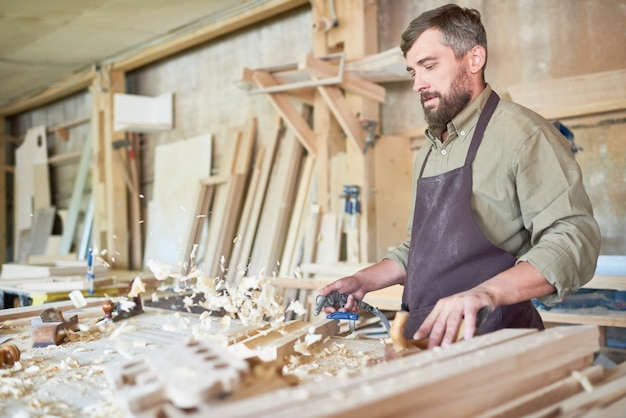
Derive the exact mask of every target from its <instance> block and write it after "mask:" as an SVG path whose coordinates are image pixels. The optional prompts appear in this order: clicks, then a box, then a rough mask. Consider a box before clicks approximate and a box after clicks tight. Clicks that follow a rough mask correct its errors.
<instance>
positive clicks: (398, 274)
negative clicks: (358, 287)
mask: <svg viewBox="0 0 626 418" xmlns="http://www.w3.org/2000/svg"><path fill="white" fill-rule="evenodd" d="M354 277H355V278H356V279H357V280H358V281H359V282H361V283H362V284H363V285H364V286H365V287H366V289H367V291H368V292H372V291H374V290H378V289H383V288H385V287H389V286H393V285H394V284H403V283H404V280H405V278H406V271H405V270H404V269H403V268H402V267H401V266H400V265H398V264H397V263H396V262H395V261H393V260H390V259H384V260H382V261H380V262H378V263H376V264H373V265H371V266H369V267H366V268H364V269H363V270H359V271H358V272H357V273H355V274H354Z"/></svg>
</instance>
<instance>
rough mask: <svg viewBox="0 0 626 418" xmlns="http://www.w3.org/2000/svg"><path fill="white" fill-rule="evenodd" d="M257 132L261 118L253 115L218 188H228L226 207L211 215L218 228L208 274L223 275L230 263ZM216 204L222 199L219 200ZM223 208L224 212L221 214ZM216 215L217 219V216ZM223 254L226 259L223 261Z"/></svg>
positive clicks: (208, 254)
mask: <svg viewBox="0 0 626 418" xmlns="http://www.w3.org/2000/svg"><path fill="white" fill-rule="evenodd" d="M256 133H257V120H256V118H253V119H252V120H251V121H250V123H249V125H248V128H247V132H246V134H245V135H244V136H242V137H241V136H240V138H239V141H238V145H237V147H236V149H235V155H234V159H233V163H232V169H231V172H230V176H229V179H228V182H227V183H226V184H225V185H223V186H219V187H218V189H221V188H223V189H224V204H223V207H222V208H219V207H215V208H214V209H213V210H212V213H211V217H210V218H209V219H210V227H211V228H213V229H215V230H217V235H216V241H215V245H214V246H213V248H211V247H207V256H206V259H205V268H207V269H209V270H208V271H206V272H205V273H208V274H210V275H216V276H217V275H223V274H224V273H225V272H226V270H227V267H228V263H229V262H230V258H231V252H232V248H233V241H234V240H235V236H236V228H237V224H238V222H239V220H240V219H241V218H240V215H241V212H242V208H243V203H244V193H245V188H246V184H247V181H248V173H249V171H250V162H251V160H252V151H253V149H254V144H255V141H256ZM219 191H221V190H218V192H219ZM218 197H219V195H218ZM215 203H220V202H219V201H216V202H215ZM219 211H221V212H222V213H223V215H220V213H219ZM216 216H217V219H216V218H215V217H216ZM220 216H221V219H220ZM214 221H217V223H214ZM210 251H213V254H210V253H209V252H210ZM222 257H223V260H224V261H222Z"/></svg>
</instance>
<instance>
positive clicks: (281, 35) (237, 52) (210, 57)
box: [126, 7, 312, 200]
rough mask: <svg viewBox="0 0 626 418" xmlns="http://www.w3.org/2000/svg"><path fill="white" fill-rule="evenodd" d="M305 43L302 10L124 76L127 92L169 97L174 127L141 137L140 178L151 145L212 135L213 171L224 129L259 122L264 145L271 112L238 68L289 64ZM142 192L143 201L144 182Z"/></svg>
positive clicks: (149, 168) (305, 49) (306, 17)
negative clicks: (171, 97) (250, 91)
mask: <svg viewBox="0 0 626 418" xmlns="http://www.w3.org/2000/svg"><path fill="white" fill-rule="evenodd" d="M311 45H312V39H311V16H310V12H309V10H308V8H307V7H305V8H301V9H298V10H295V11H293V12H291V13H288V14H285V15H282V16H280V17H279V18H276V19H273V20H270V21H265V22H263V24H261V25H256V26H254V27H251V28H247V29H244V30H241V31H238V32H236V33H232V34H229V35H228V36H225V37H221V38H218V39H216V40H214V41H212V42H209V43H207V44H205V45H203V46H201V47H198V48H195V49H193V50H190V51H186V52H184V53H181V54H179V55H177V56H174V57H172V58H169V59H166V60H163V61H161V62H158V63H155V64H153V65H150V66H148V67H145V68H141V69H139V70H137V71H134V72H132V73H129V74H127V76H126V80H127V87H128V90H127V91H128V93H133V94H141V95H146V96H158V95H160V94H163V93H168V92H172V93H174V126H175V129H174V130H172V131H166V132H157V133H150V134H145V135H144V138H145V140H144V141H143V142H144V144H145V147H144V149H143V152H142V161H143V166H142V171H143V175H144V178H145V179H151V178H152V177H153V167H154V148H155V147H156V146H158V145H159V144H163V143H168V142H172V141H179V140H183V139H186V138H192V137H195V136H198V135H205V134H213V170H214V171H219V167H220V163H221V162H222V159H223V155H224V153H225V152H226V150H227V149H228V147H227V146H228V141H229V140H231V139H232V136H229V129H232V128H236V127H242V126H245V124H246V123H248V122H249V121H250V120H251V119H252V118H253V117H256V118H257V119H258V123H259V130H258V132H259V134H258V137H257V144H267V143H268V142H269V141H270V140H271V135H272V132H273V126H274V121H275V117H276V116H275V115H276V112H275V110H274V108H273V107H272V106H271V105H270V102H269V100H268V99H267V97H266V96H265V95H264V94H249V92H248V90H249V86H248V85H247V84H245V83H244V82H243V81H242V74H243V69H244V68H245V67H248V68H251V69H260V68H266V67H274V66H278V65H285V64H294V63H296V62H297V60H298V59H299V58H300V57H301V56H303V55H305V54H309V53H311ZM144 192H145V196H146V199H148V200H149V199H150V198H151V185H150V183H149V182H147V183H145V190H144Z"/></svg>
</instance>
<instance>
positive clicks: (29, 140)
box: [15, 125, 50, 257]
mask: <svg viewBox="0 0 626 418" xmlns="http://www.w3.org/2000/svg"><path fill="white" fill-rule="evenodd" d="M47 163H48V144H47V141H46V127H45V126H43V125H40V126H36V127H33V128H30V129H29V130H28V131H27V132H26V137H25V138H24V142H23V143H22V145H20V146H19V148H18V149H17V150H16V151H15V248H16V253H15V256H16V257H17V255H18V254H17V249H19V248H20V234H21V233H22V231H24V230H27V229H30V228H31V227H32V219H33V216H34V214H35V213H36V210H37V209H41V208H45V207H48V206H50V186H49V185H50V181H49V178H48V170H47V169H46V170H42V169H36V167H38V166H39V167H40V168H41V165H42V164H47ZM36 191H37V192H38V193H36Z"/></svg>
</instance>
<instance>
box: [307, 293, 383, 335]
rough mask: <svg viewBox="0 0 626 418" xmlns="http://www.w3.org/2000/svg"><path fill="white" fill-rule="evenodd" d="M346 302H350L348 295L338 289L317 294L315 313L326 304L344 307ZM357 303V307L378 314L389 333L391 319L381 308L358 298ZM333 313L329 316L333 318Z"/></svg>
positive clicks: (317, 313) (318, 312)
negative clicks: (324, 293)
mask: <svg viewBox="0 0 626 418" xmlns="http://www.w3.org/2000/svg"><path fill="white" fill-rule="evenodd" d="M346 302H348V295H346V294H343V293H339V292H337V291H334V292H331V293H329V294H328V295H326V296H322V295H317V298H315V315H319V314H320V312H321V311H322V309H323V308H324V307H325V306H334V307H337V308H343V307H344V306H345V305H346ZM356 305H357V307H359V308H361V309H363V310H364V311H367V312H369V313H372V314H374V315H376V317H378V318H379V319H380V321H381V322H382V323H383V326H384V327H385V329H386V330H387V333H389V331H390V328H391V327H390V325H389V320H388V319H387V317H386V316H385V314H383V313H382V312H381V311H380V310H378V308H376V307H374V306H372V305H370V304H368V303H365V302H363V301H362V300H358V299H357V300H356ZM331 315H332V314H331ZM331 315H329V318H330V319H333V318H331ZM356 318H358V316H356ZM356 318H350V319H356Z"/></svg>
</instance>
